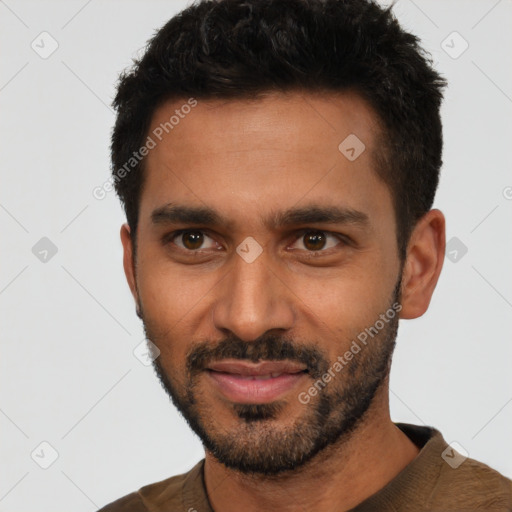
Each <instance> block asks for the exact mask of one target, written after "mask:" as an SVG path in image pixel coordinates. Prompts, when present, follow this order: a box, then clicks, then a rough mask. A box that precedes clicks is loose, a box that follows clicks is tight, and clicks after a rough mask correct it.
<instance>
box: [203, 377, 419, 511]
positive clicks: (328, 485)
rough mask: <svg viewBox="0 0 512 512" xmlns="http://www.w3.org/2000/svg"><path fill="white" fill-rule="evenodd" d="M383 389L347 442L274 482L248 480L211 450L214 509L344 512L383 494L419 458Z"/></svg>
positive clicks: (208, 467)
mask: <svg viewBox="0 0 512 512" xmlns="http://www.w3.org/2000/svg"><path fill="white" fill-rule="evenodd" d="M384 388H385V389H384V390H381V391H380V392H379V393H380V394H382V392H383V391H385V397H382V396H379V395H376V396H375V399H374V401H373V403H372V405H371V406H370V408H369V409H368V411H367V413H366V415H365V418H364V419H363V420H362V421H361V422H360V424H359V425H358V426H357V427H356V429H355V430H354V431H353V432H352V433H351V434H350V437H349V438H344V439H342V440H340V442H339V443H336V444H333V445H331V446H329V447H327V448H325V449H324V450H322V451H321V452H320V453H318V454H317V455H316V456H315V457H314V458H313V459H312V460H310V461H309V462H308V463H306V464H304V465H303V466H301V467H300V468H298V469H296V470H293V471H286V472H284V473H282V474H280V475H276V476H272V477H268V476H258V475H246V474H243V473H240V472H239V471H236V470H233V469H230V468H227V467H226V466H224V465H223V464H221V463H220V462H219V461H218V460H216V459H215V458H214V457H213V456H212V455H211V454H210V453H209V452H208V451H207V452H206V456H205V465H204V476H205V484H206V489H207V492H208V498H209V500H210V503H211V505H212V508H213V509H214V510H215V512H235V511H239V510H244V512H259V511H261V510H280V512H288V511H292V510H293V511H295V510H297V509H298V508H302V509H304V510H315V511H317V512H334V511H336V512H341V511H345V510H350V509H351V508H353V507H355V506H356V505H358V504H359V503H361V502H362V501H364V500H365V499H366V498H368V497H370V496H371V495H372V494H374V493H376V492H377V491H378V490H380V489H382V487H384V486H385V485H386V484H387V483H389V482H390V481H391V480H392V479H393V478H394V477H395V476H396V475H398V473H400V471H402V470H403V469H404V468H405V467H406V466H407V465H408V464H409V463H410V462H411V461H412V460H413V459H414V458H415V457H416V455H417V454H418V453H419V449H418V448H417V446H416V445H414V443H412V441H411V440H410V439H409V438H408V437H407V436H406V435H405V434H404V433H403V432H402V431H401V430H400V429H399V428H398V427H396V425H394V423H393V422H392V421H391V418H390V416H389V405H388V389H387V386H384ZM379 402H380V405H379ZM383 402H384V403H383Z"/></svg>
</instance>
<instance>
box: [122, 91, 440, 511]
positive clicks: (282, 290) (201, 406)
mask: <svg viewBox="0 0 512 512" xmlns="http://www.w3.org/2000/svg"><path fill="white" fill-rule="evenodd" d="M185 101H186V99H185V100H183V101H182V102H180V101H176V100H175V101H172V102H167V103H164V104H163V105H161V106H160V107H159V108H158V109H157V110H156V111H155V113H154V116H153V119H152V123H151V128H150V132H151V131H152V130H153V129H154V128H155V127H157V126H158V125H159V124H160V123H162V122H165V121H167V120H168V119H169V117H170V116H171V115H173V114H174V111H175V109H176V108H179V107H180V105H182V104H184V103H185ZM378 130H379V124H378V122H377V117H376V115H375V113H374V112H373V110H372V109H371V108H370V107H369V106H368V105H367V103H366V102H365V101H364V100H363V99H361V98H360V97H359V96H358V95H357V94H355V93H349V92H345V93H343V94H333V93H325V94H313V93H310V92H306V93H301V92H293V93H287V94H282V93H281V94H277V93H274V94H269V95H267V96H266V97H265V98H262V99H258V100H257V101H249V100H244V101H241V100H236V101H234V100H230V101H218V100H217V101H199V102H198V105H197V106H196V107H195V108H194V109H193V110H192V112H191V113H190V114H188V115H187V116H186V117H185V118H184V119H183V120H181V121H180V123H179V124H178V125H176V126H175V127H174V129H173V130H172V131H171V132H170V133H169V134H168V135H167V136H165V137H164V138H163V140H162V141H161V142H159V143H158V144H157V145H156V147H155V148H154V149H152V150H151V151H150V153H149V154H148V156H147V160H146V170H145V172H146V175H145V184H144V188H143V191H142V195H141V202H140V210H139V226H138V229H137V254H136V258H135V257H134V256H135V254H134V253H133V243H132V238H131V235H130V229H129V227H128V225H126V224H125V225H123V226H122V228H121V240H122V243H123V248H124V269H125V273H126V277H127V280H128V284H129V286H130V289H131V291H132V294H133V296H134V299H135V301H136V304H137V307H138V308H139V310H140V311H141V313H142V316H143V320H144V325H145V328H146V332H147V333H148V334H150V336H151V337H150V336H148V337H150V339H152V341H153V342H155V344H157V346H158V348H159V349H160V351H161V354H160V356H159V361H158V364H159V365H160V367H161V369H162V371H163V372H165V375H166V376H167V378H168V379H169V381H170V383H171V384H172V386H173V388H174V389H175V391H176V393H181V396H182V397H184V396H185V389H186V385H187V375H186V370H185V366H186V365H185V363H186V361H187V354H188V353H189V351H190V350H191V348H193V347H195V346H197V345H198V344H199V343H201V342H205V341H207V342H208V343H209V346H210V347H212V348H213V347H215V346H216V344H218V343H220V342H221V341H222V340H224V339H225V338H226V337H228V336H232V337H234V338H236V339H238V340H241V341H243V342H244V343H247V344H250V343H251V342H252V341H253V340H257V339H259V337H262V336H264V335H266V334H268V333H278V334H279V335H284V336H286V339H289V340H291V341H292V342H293V341H296V342H297V343H299V342H300V343H303V344H304V345H306V346H311V347H317V348H318V349H319V350H321V352H322V354H324V355H325V356H326V358H327V360H328V361H329V362H333V361H335V360H336V358H337V356H339V355H340V354H343V353H344V352H345V351H346V350H348V348H349V346H350V342H351V340H353V339H354V338H355V336H356V335H357V333H359V332H361V331H362V330H364V328H365V327H368V326H371V325H374V324H375V321H376V320H377V319H378V318H379V315H380V314H382V313H384V312H385V311H386V309H388V308H389V306H390V300H391V298H392V293H393V290H394V287H395V285H396V283H397V282H398V281H399V279H400V269H401V268H403V272H402V275H401V278H402V280H401V289H400V292H401V293H400V302H401V306H402V309H401V311H400V318H402V319H410V318H417V317H419V316H421V315H422V314H423V313H424V312H425V311H426V310H427V308H428V305H429V302H430V299H431V296H432V293H433V291H434V288H435V286H436V283H437V281H438V278H439V274H440V272H441V268H442V263H443V259H444V249H445V222H444V217H443V214H442V213H441V212H440V211H438V210H431V211H430V212H428V213H427V214H426V215H425V216H424V217H422V219H420V221H419V222H418V223H417V225H416V227H415V229H414V231H413V233H412V235H411V238H410V240H409V244H408V249H407V257H406V260H405V262H403V267H402V266H401V263H402V262H401V261H400V259H399V255H398V249H397V242H396V224H395V217H394V209H393V204H392V199H391V194H390V191H389V189H388V187H387V186H386V184H385V183H384V182H383V181H382V180H381V179H380V178H379V177H378V176H377V174H376V172H375V171H374V170H373V169H372V166H373V159H372V152H373V151H374V149H375V140H376V135H377V133H378ZM351 133H353V134H356V135H357V137H358V138H359V139H360V140H361V141H363V142H364V144H365V146H366V150H365V151H364V152H363V153H362V154H361V155H360V156H359V157H358V158H357V159H356V160H355V161H352V162H351V161H349V160H348V159H347V158H345V156H343V155H342V154H341V152H340V151H339V150H338V145H339V144H340V142H341V141H343V140H344V139H345V138H346V137H347V136H348V135H349V134H351ZM171 202H172V203H179V204H184V205H192V206H208V207H211V208H214V209H215V210H217V211H218V212H219V213H221V214H222V215H223V216H224V217H225V218H226V219H228V221H229V222H228V224H227V225H224V224H221V225H216V226H215V227H213V228H209V231H207V230H203V231H204V232H205V234H206V235H207V237H206V238H205V240H204V247H205V249H203V248H201V249H202V250H203V252H202V253H201V254H199V255H198V254H195V255H193V254H190V253H191V251H190V250H188V251H187V249H186V248H184V246H183V244H184V241H183V238H181V239H179V240H176V239H175V240H174V242H176V243H178V244H180V247H178V246H176V245H172V244H170V243H167V245H164V244H163V243H162V237H163V236H164V235H167V234H169V233H172V232H174V231H175V230H178V229H185V228H196V229H198V228H201V227H202V226H197V225H192V226H191V225H188V224H179V225H170V224H158V225H156V224H154V223H152V222H151V213H152V212H153V211H154V210H155V209H157V208H159V207H161V206H163V205H166V204H168V203H171ZM311 203H314V204H318V205H328V206H330V205H338V206H339V205H343V206H344V207H347V208H351V209H353V210H357V211H359V212H362V213H364V214H365V215H366V217H367V219H368V222H367V224H365V225H364V226H360V225H352V224H350V223H341V224H336V225H333V224H325V223H317V224H314V225H310V224H307V225H295V226H287V227H286V228H275V229H274V228H271V227H269V226H267V225H266V224H265V223H264V219H265V218H267V216H268V215H269V213H270V212H274V211H277V210H281V209H283V210H284V209H287V208H291V207H297V206H306V205H308V204H311ZM304 228H308V229H310V230H315V231H321V232H323V233H326V234H327V235H330V234H331V233H339V234H342V235H344V236H345V237H349V239H350V243H340V240H339V239H337V238H336V237H332V236H329V237H328V239H327V244H328V247H327V248H325V249H323V250H324V251H325V253H324V254H317V253H318V252H319V251H311V250H308V248H309V247H310V246H308V245H305V242H304V237H303V233H302V232H301V230H303V229H304ZM247 237H253V238H254V239H255V240H256V241H257V242H258V243H259V244H260V246H261V247H262V248H263V252H262V253H261V254H260V255H259V256H258V258H257V259H256V260H255V261H253V262H252V263H247V262H246V261H244V259H242V258H241V257H240V256H239V254H237V252H236V248H237V247H238V246H239V245H240V244H241V243H242V242H243V241H244V240H245V239H246V238H247ZM313 252H315V254H314V255H313V256H311V253H313ZM308 253H309V256H310V257H309V258H308ZM381 343H384V341H381ZM366 350H368V351H370V350H372V348H371V347H369V348H367V349H366ZM360 357H361V358H363V357H366V356H364V355H361V356H360ZM356 359H357V356H355V357H354V360H356ZM354 364H356V363H354ZM350 375H351V373H350V372H349V371H344V372H341V373H340V375H339V376H338V377H336V379H334V380H333V383H332V385H330V386H331V387H330V388H329V389H330V390H335V389H337V390H340V389H345V387H346V386H348V385H349V383H350V381H349V379H350V378H351V377H350ZM312 383H313V379H312V378H310V377H309V376H305V377H304V378H303V379H302V380H301V381H299V384H298V385H297V386H296V388H294V389H293V391H290V393H288V394H287V395H286V397H285V400H284V402H283V408H282V409H281V410H280V412H279V413H278V415H277V417H276V418H275V419H273V420H268V421H260V422H253V423H252V424H250V425H247V424H246V423H244V421H243V420H242V419H240V418H239V417H238V416H237V415H236V414H234V412H233V407H232V406H233V404H231V403H229V401H227V400H226V399H225V398H224V397H223V396H222V395H221V394H220V393H219V391H218V390H217V389H216V388H215V387H214V386H212V383H211V381H210V380H209V377H208V375H207V374H205V373H204V372H203V373H201V374H200V375H199V376H198V377H197V380H196V386H195V393H196V398H197V400H198V402H197V407H198V410H199V412H202V413H203V414H204V424H205V426H206V427H207V429H209V431H211V432H212V434H214V435H220V433H221V432H223V433H227V434H228V435H229V436H231V437H232V438H233V440H234V442H235V441H238V440H240V442H241V443H243V442H246V441H248V440H250V442H249V443H248V444H247V446H248V448H247V449H248V450H250V447H251V446H258V442H261V440H262V439H263V441H264V437H263V436H264V435H266V434H268V432H269V431H271V432H272V434H275V435H276V436H278V435H279V434H280V433H282V432H284V430H285V429H286V428H291V427H293V426H294V425H296V424H299V423H300V421H302V420H304V418H306V417H307V414H308V411H311V410H312V409H311V408H312V407H314V405H315V403H317V400H318V397H315V398H314V399H312V401H311V403H310V404H308V405H304V404H302V403H300V402H299V401H298V400H297V395H298V393H300V392H301V391H307V390H308V389H309V387H310V386H311V384H312ZM388 383H389V378H388V377H386V378H385V379H384V380H383V382H382V385H380V387H379V388H378V390H377V391H376V393H375V395H374V396H373V399H372V401H371V404H370V405H369V407H368V408H367V410H366V411H365V413H364V415H363V416H362V417H361V418H360V421H359V422H358V423H357V425H356V427H355V429H354V430H353V431H351V432H349V433H347V435H346V436H342V437H341V438H340V439H339V442H336V443H333V444H331V445H329V446H327V447H326V448H325V449H323V450H322V451H320V452H319V453H318V454H316V456H314V457H313V458H312V459H311V460H309V461H308V462H307V463H305V464H303V465H301V466H300V467H297V468H296V469H294V470H293V471H284V472H281V473H279V474H277V475H273V476H266V475H261V474H247V473H243V472H241V471H237V470H236V469H233V468H230V467H227V466H226V465H225V464H222V463H221V462H220V461H219V460H217V459H216V458H215V457H214V456H213V454H212V453H211V452H210V451H209V450H206V454H205V482H206V487H207V492H208V497H209V500H210V502H211V504H212V507H213V509H214V510H216V511H223V512H231V511H235V510H245V511H247V512H252V511H259V510H281V511H289V510H297V509H298V507H302V508H303V509H304V510H317V511H321V512H323V511H325V512H327V511H335V510H336V511H340V510H349V509H350V508H352V507H354V506H356V505H357V504H358V503H360V502H361V501H363V500H364V499H366V498H367V497H369V496H370V495H372V494H374V493H375V492H377V491H378V490H379V489H381V488H382V487H383V486H384V485H386V484H387V483H388V482H389V481H391V480H392V479H393V478H394V477H395V476H396V475H397V474H398V473H399V472H400V471H401V470H402V469H403V468H405V466H407V464H409V463H410V462H411V461H412V460H413V459H414V458H415V457H416V455H417V454H418V452H419V449H418V448H417V447H416V446H415V445H414V444H413V443H412V442H411V441H410V440H409V439H408V438H407V436H406V435H405V434H403V433H402V432H401V431H400V430H399V429H398V428H397V427H396V426H395V425H394V424H393V423H392V421H391V418H390V414H389V387H388ZM329 389H326V390H325V392H326V393H327V392H329ZM308 407H309V409H308ZM237 436H238V437H237ZM244 436H246V437H244ZM262 446H263V444H262Z"/></svg>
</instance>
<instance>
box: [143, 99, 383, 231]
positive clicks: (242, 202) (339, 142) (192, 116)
mask: <svg viewBox="0 0 512 512" xmlns="http://www.w3.org/2000/svg"><path fill="white" fill-rule="evenodd" d="M191 104H193V103H191V102H190V101H188V98H184V99H182V100H173V101H168V102H166V103H164V104H162V105H161V106H160V107H159V108H158V109H157V110H156V111H155V113H154V115H153V118H152V122H151V127H150V129H149V132H148V134H149V136H150V137H152V138H153V139H154V141H155V147H154V148H153V149H152V150H151V151H150V152H149V154H148V155H147V157H146V165H145V179H144V182H145V184H144V188H143V193H142V198H141V205H140V220H141V221H144V219H149V218H150V216H151V213H152V212H153V211H154V209H155V208H158V207H162V206H163V205H165V204H169V203H173V202H179V203H181V204H184V203H187V204H193V205H194V206H207V207H210V208H214V209H216V210H217V211H222V212H223V213H224V214H225V217H229V216H230V215H233V216H235V217H238V218H239V219H242V218H244V217H248V216H252V217H254V216H258V215H259V214H260V213H261V214H262V215H264V214H265V213H268V212H269V211H270V209H271V210H272V211H276V204H278V205H279V204H282V205H283V207H284V206H291V205H293V204H297V203H298V202H300V201H302V202H309V201H310V202H314V203H316V204H320V203H322V201H323V202H324V203H325V202H326V201H327V202H329V203H330V204H331V205H332V204H333V203H335V202H336V201H337V200H339V201H341V202H343V203H344V206H347V207H349V208H352V209H358V210H361V209H362V208H363V207H366V206H367V205H369V204H370V203H371V202H372V196H373V200H375V199H378V198H379V196H380V195H383V197H382V199H383V201H384V202H389V197H387V198H386V197H385V196H386V195H388V196H389V191H388V190H387V187H386V186H385V185H384V184H383V183H382V182H381V180H380V179H379V178H378V176H377V174H376V172H375V169H374V165H375V164H374V161H375V159H374V156H373V153H374V151H375V150H377V149H378V148H377V147H376V140H377V136H378V134H379V130H380V127H379V124H378V119H377V116H376V115H375V113H374V112H373V110H372V109H371V107H370V106H369V105H368V104H367V103H366V102H365V101H364V100H363V99H362V98H361V97H360V96H359V95H357V94H356V93H353V92H346V93H343V94H339V93H336V94H334V93H329V94H327V93H324V94H320V93H315V94H312V93H301V92H294V93H286V94H283V93H273V94H269V95H268V96H266V97H264V98H259V99H255V100H238V99H237V100H231V99H230V100H208V101H205V100H201V99H198V100H197V104H196V105H195V106H193V107H191V108H189V107H186V108H185V107H184V106H185V105H191ZM155 134H156V135H155ZM345 141H348V142H345ZM346 150H349V152H348V153H345V154H344V151H345V152H346ZM354 153H356V154H355V156H356V158H355V159H354V158H353V156H354ZM359 153H360V154H359ZM349 157H350V158H349ZM372 189H373V190H372ZM285 203H286V204H285ZM381 203H382V201H381ZM270 206H271V208H270ZM283 209H284V208H283ZM374 209H375V208H374ZM377 210H378V208H377ZM381 213H382V212H381ZM388 213H389V212H388ZM245 220H247V218H246V219H245Z"/></svg>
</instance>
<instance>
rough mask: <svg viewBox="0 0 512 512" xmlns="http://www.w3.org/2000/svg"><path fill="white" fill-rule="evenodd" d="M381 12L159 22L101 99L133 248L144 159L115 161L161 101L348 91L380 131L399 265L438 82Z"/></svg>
mask: <svg viewBox="0 0 512 512" xmlns="http://www.w3.org/2000/svg"><path fill="white" fill-rule="evenodd" d="M392 7H393V6H392V5H390V6H388V7H386V8H384V7H382V6H379V5H378V4H377V3H376V2H375V1H373V0H200V1H196V2H194V3H192V4H191V5H190V6H189V7H187V8H186V9H184V10H183V11H181V12H180V13H178V14H177V15H176V16H174V17H173V18H171V19H170V20H169V21H168V22H167V23H166V24H165V25H164V26H163V27H162V28H161V29H160V30H158V31H157V32H156V34H155V35H154V37H153V38H152V39H150V40H149V41H148V44H147V47H146V49H145V52H144V54H143V56H142V57H141V58H140V59H138V60H134V63H133V66H132V67H131V68H130V69H129V70H127V71H124V72H123V73H121V75H120V78H119V83H118V88H117V94H116V96H115V99H114V102H113V106H114V108H115V109H116V112H117V119H116V123H115V126H114V129H113V133H112V145H111V156H112V178H113V180H114V186H115V189H116V192H117V194H118V196H119V198H120V199H121V202H122V204H123V207H124V210H125V213H126V218H127V222H128V224H129V226H130V229H131V232H132V238H133V239H134V241H135V237H136V231H137V225H138V213H139V203H140V197H141V191H142V188H143V185H144V159H143V158H140V157H139V160H136V161H134V160H133V159H132V167H133V168H132V169H128V168H127V166H126V163H127V162H128V161H130V159H131V158H132V156H133V154H134V152H137V151H138V150H139V148H141V146H143V145H144V142H145V140H146V137H147V135H148V130H149V128H150V123H151V119H152V116H153V114H154V112H155V110H156V109H157V108H158V107H159V106H160V105H161V104H162V103H163V102H165V101H167V100H171V99H179V98H189V99H190V98H194V99H205V100H208V99H224V100H225V99H244V98H246V99H249V98H253V99H254V98H256V99H257V98H258V97H261V96H262V95H264V94H266V93H271V92H290V91H294V90H299V91H305V92H308V91H309V92H338V93H342V92H344V91H356V92H357V93H359V94H360V95H361V97H362V98H363V99H365V100H366V101H367V102H368V103H369V105H370V106H371V107H372V108H373V110H374V112H375V113H376V114H377V118H378V124H379V125H380V126H381V127H382V130H381V132H382V133H381V134H380V137H379V140H378V148H377V151H376V153H375V155H374V159H375V170H376V172H377V173H378V174H379V176H380V177H381V178H382V179H383V180H384V182H385V183H386V184H387V185H388V186H389V188H390V191H391V195H392V198H393V202H394V208H395V215H396V224H397V243H398V248H399V253H400V256H401V258H403V257H404V256H405V252H406V247H407V242H408V240H409V236H410V234H411V231H412V229H413V227H414V225H415V224H416V222H417V221H418V220H419V219H420V218H421V217H422V216H423V215H424V214H425V213H426V212H427V211H429V210H430V208H431V207H432V203H433V201H434V196H435V192H436V189H437V185H438V182H439V171H440V168H441V165H442V146H443V138H442V125H441V119H440V112H439V110H440V105H441V101H442V97H443V94H442V89H443V87H444V86H445V85H446V81H445V80H444V78H442V77H441V75H440V74H439V73H437V72H436V71H435V70H434V69H433V67H432V60H431V58H430V56H429V54H428V53H427V52H425V50H424V49H423V48H422V47H421V46H420V44H419V38H418V37H417V36H415V35H413V34H410V33H408V32H406V31H405V30H403V29H402V27H401V26H400V25H399V23H398V21H397V19H396V18H395V16H394V15H393V13H392V10H391V9H392ZM340 142H341V141H340ZM123 166H124V172H122V173H121V172H120V170H121V169H122V168H123ZM127 169H128V171H129V172H127Z"/></svg>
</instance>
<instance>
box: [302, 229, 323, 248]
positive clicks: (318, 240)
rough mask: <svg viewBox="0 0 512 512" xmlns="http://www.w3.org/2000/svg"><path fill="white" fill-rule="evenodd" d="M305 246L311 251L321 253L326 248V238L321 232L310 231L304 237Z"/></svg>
mask: <svg viewBox="0 0 512 512" xmlns="http://www.w3.org/2000/svg"><path fill="white" fill-rule="evenodd" d="M303 240H304V246H305V247H306V249H308V250H310V251H319V250H320V249H323V248H324V247H325V243H326V237H325V234H324V233H322V232H321V231H309V232H308V233H306V234H305V235H304V237H303Z"/></svg>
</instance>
